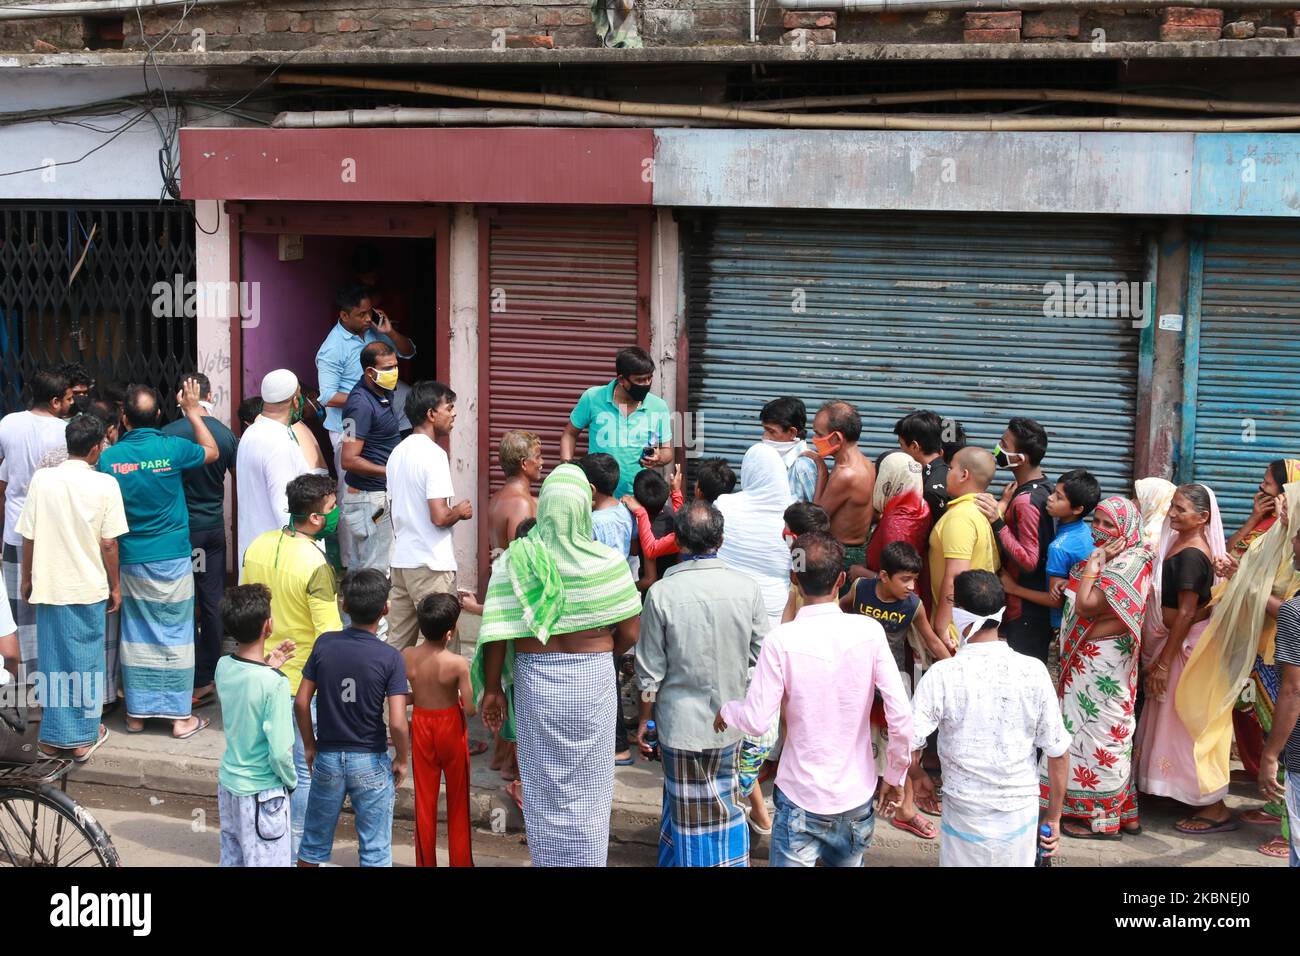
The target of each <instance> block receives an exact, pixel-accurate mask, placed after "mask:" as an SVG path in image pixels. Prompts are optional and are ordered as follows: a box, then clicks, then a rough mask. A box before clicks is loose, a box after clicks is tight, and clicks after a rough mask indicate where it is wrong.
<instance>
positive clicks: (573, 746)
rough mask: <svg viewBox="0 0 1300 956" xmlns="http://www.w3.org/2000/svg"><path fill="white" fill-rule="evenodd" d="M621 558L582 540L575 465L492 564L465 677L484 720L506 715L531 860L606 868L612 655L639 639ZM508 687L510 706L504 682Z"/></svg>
mask: <svg viewBox="0 0 1300 956" xmlns="http://www.w3.org/2000/svg"><path fill="white" fill-rule="evenodd" d="M640 614H641V598H640V594H639V593H638V592H637V589H636V584H635V582H633V580H632V575H631V572H629V570H628V566H627V560H626V558H625V557H624V556H623V555H620V554H619V553H618V552H616V551H614V550H613V549H612V548H609V547H607V546H605V545H603V544H601V543H600V542H598V541H593V540H592V537H591V485H590V484H589V483H588V481H587V478H586V475H584V474H583V472H582V469H581V468H579V467H578V466H577V465H572V464H566V465H561V466H560V467H558V468H556V469H555V471H553V472H551V474H550V476H549V477H548V478H547V479H546V481H544V482H543V483H542V489H541V495H540V496H539V498H538V504H537V525H536V527H534V528H533V530H532V531H531V532H530V533H529V534H528V536H527V537H526V538H520V539H519V540H517V541H512V542H511V543H510V547H509V548H507V549H506V551H505V553H504V554H502V555H501V556H500V557H499V558H497V560H496V561H495V562H494V563H493V565H492V577H491V579H490V580H489V582H488V590H487V599H486V600H485V601H484V604H483V625H482V629H481V631H480V632H479V638H478V650H477V652H476V654H475V660H474V668H473V675H474V678H475V685H476V686H475V690H476V692H477V691H478V690H479V688H480V687H481V688H482V714H483V720H484V722H485V723H486V724H487V725H488V727H489V728H490V729H492V730H494V731H496V730H500V728H501V726H502V724H503V723H504V722H505V721H506V719H507V717H509V718H510V719H512V720H513V721H514V725H515V732H516V736H517V738H518V747H519V772H520V777H521V779H522V780H523V790H524V824H525V826H526V828H527V833H528V852H529V854H530V855H531V856H532V859H533V865H534V866H604V865H605V863H606V858H607V856H608V852H609V817H610V810H611V807H612V805H613V799H614V762H613V761H612V760H610V754H611V753H613V750H614V714H615V710H614V709H615V708H616V707H617V706H618V701H617V697H616V694H615V690H614V688H615V680H614V659H613V657H611V655H610V652H611V651H613V652H614V653H615V654H621V653H623V652H625V651H627V650H629V649H630V648H631V647H632V646H633V645H634V644H635V643H636V640H637V636H638V633H639V629H640V628H639V625H640ZM507 687H511V688H512V689H513V698H512V705H513V710H512V711H511V709H510V708H511V704H508V703H507V698H506V694H505V688H507Z"/></svg>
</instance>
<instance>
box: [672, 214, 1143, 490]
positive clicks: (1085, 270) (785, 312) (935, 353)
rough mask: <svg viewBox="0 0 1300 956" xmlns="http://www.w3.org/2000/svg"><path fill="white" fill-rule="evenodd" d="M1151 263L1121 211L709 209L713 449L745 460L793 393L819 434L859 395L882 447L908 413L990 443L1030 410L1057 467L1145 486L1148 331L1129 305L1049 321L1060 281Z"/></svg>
mask: <svg viewBox="0 0 1300 956" xmlns="http://www.w3.org/2000/svg"><path fill="white" fill-rule="evenodd" d="M1143 263H1144V255H1143V248H1142V242H1141V239H1140V236H1139V235H1138V234H1137V232H1136V230H1135V229H1134V228H1133V227H1131V226H1126V225H1124V224H1122V223H1120V222H1115V221H1102V220H1096V219H1085V218H1077V217H1075V218H1064V217H1048V216H1039V217H989V216H980V217H975V216H968V217H937V216H915V215H905V214H901V213H900V214H898V215H897V216H892V217H883V216H879V215H861V214H843V213H829V214H822V213H804V212H798V211H794V210H785V211H782V212H781V213H780V214H778V215H773V214H771V213H757V212H756V213H747V212H730V211H729V212H724V213H719V214H714V215H710V216H708V217H706V218H704V219H703V220H702V221H701V222H700V223H699V228H698V229H697V231H696V235H695V239H694V240H693V242H692V248H691V254H690V259H689V270H690V271H689V321H690V331H691V338H690V364H691V369H690V404H691V409H692V411H693V412H695V413H697V414H699V415H700V416H702V421H699V422H697V432H698V431H699V430H701V429H702V430H703V436H704V448H703V454H705V455H714V454H721V455H724V456H726V457H727V458H728V459H730V460H732V461H736V462H738V461H739V459H740V457H741V456H742V455H743V453H744V450H745V449H746V448H747V447H748V446H749V445H750V444H751V443H753V442H754V441H756V440H757V439H758V438H759V437H760V426H759V422H758V412H759V409H760V408H761V407H762V405H763V403H764V402H765V401H767V400H768V399H771V398H774V397H776V396H778V395H783V394H790V395H797V396H799V397H800V398H802V399H803V400H804V401H805V402H806V403H807V405H808V409H809V426H810V428H811V425H812V419H811V416H812V414H813V413H814V412H815V411H816V409H817V408H819V407H820V406H821V404H822V403H823V402H825V401H827V400H829V399H832V398H842V399H847V400H849V401H851V402H853V403H854V404H856V405H857V406H858V408H859V410H860V411H861V413H862V429H863V431H862V439H861V444H862V447H863V449H864V451H865V452H866V453H867V454H869V455H871V456H874V455H875V454H877V453H879V452H881V451H884V450H887V449H893V448H896V447H897V439H896V438H895V436H894V434H893V426H894V422H895V421H897V420H898V418H900V417H901V416H902V415H904V414H906V413H907V412H909V411H911V410H912V409H915V408H930V409H933V410H934V411H936V412H938V413H939V414H940V415H944V416H951V417H953V418H955V419H956V420H958V421H960V422H961V423H962V424H963V426H964V427H965V429H966V433H967V437H968V441H969V442H970V443H972V444H979V445H982V446H984V447H986V448H992V446H993V444H994V443H995V442H996V441H997V440H998V439H999V438H1000V437H1001V435H1002V432H1003V430H1004V429H1005V427H1006V423H1007V420H1008V419H1009V418H1011V417H1012V416H1013V415H1027V416H1030V417H1032V418H1035V419H1037V420H1038V421H1040V422H1041V423H1042V424H1043V425H1044V427H1046V428H1047V431H1048V434H1049V436H1050V447H1049V449H1048V455H1047V458H1046V460H1045V461H1044V463H1043V465H1044V468H1045V469H1046V470H1047V472H1048V474H1049V475H1056V474H1059V473H1060V472H1061V471H1063V470H1066V469H1068V468H1073V467H1086V468H1088V469H1089V470H1091V471H1092V472H1093V473H1094V474H1096V475H1097V477H1098V479H1099V480H1100V481H1101V483H1102V488H1103V490H1104V491H1105V492H1107V493H1120V492H1123V493H1126V494H1131V493H1132V488H1131V481H1132V468H1133V446H1134V417H1135V408H1136V400H1137V398H1136V393H1137V351H1138V338H1139V332H1138V330H1137V329H1135V328H1133V319H1132V318H1131V317H1129V316H1127V315H1125V316H1118V317H1112V318H1098V317H1089V318H1076V317H1062V318H1048V317H1046V316H1045V315H1044V301H1045V293H1044V286H1045V285H1046V284H1047V283H1050V282H1060V283H1062V284H1065V283H1066V281H1067V276H1068V275H1071V274H1072V275H1073V277H1074V281H1075V282H1076V283H1077V282H1082V281H1091V282H1140V281H1141V280H1142V279H1143V278H1144V277H1143V274H1142V271H1143ZM798 305H802V306H803V309H804V311H802V312H800V311H797V310H796V308H795V307H796V306H798ZM1003 474H1004V475H1005V474H1006V473H1003Z"/></svg>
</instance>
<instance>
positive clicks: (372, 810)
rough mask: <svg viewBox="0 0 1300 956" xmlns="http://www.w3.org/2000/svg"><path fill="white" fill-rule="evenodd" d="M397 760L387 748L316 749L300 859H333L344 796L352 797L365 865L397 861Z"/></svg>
mask: <svg viewBox="0 0 1300 956" xmlns="http://www.w3.org/2000/svg"><path fill="white" fill-rule="evenodd" d="M395 796H396V790H395V789H394V787H393V760H392V758H391V757H389V756H388V754H387V752H384V753H353V752H350V751H327V752H320V753H317V754H316V760H315V762H314V763H313V765H312V772H311V795H310V797H308V801H307V819H306V821H305V823H304V826H303V834H302V845H301V846H300V847H299V849H298V859H300V860H302V861H303V862H304V863H317V864H320V863H328V862H329V859H330V853H331V852H332V851H333V849H334V831H335V828H336V827H337V826H338V822H339V813H340V811H342V809H343V798H344V797H347V798H348V800H349V801H350V802H351V803H352V811H353V813H354V814H355V816H356V821H355V825H356V829H357V842H358V843H359V844H360V851H361V865H362V866H392V865H393V801H394V798H395Z"/></svg>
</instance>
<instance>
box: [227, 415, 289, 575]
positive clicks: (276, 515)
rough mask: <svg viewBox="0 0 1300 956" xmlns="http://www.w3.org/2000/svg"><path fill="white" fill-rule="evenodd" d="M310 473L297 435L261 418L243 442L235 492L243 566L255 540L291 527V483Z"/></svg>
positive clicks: (238, 460) (246, 434) (237, 463)
mask: <svg viewBox="0 0 1300 956" xmlns="http://www.w3.org/2000/svg"><path fill="white" fill-rule="evenodd" d="M306 471H307V459H306V458H304V457H303V455H302V449H301V448H299V447H298V443H297V442H296V441H295V440H294V438H293V432H292V430H290V429H289V428H286V427H285V426H284V425H281V424H280V423H279V422H277V421H273V420H271V419H269V418H264V417H262V416H260V415H259V416H258V417H257V420H256V421H254V422H253V424H251V425H249V426H248V428H247V429H245V430H244V434H243V435H241V436H240V439H239V455H238V457H237V458H236V459H235V488H236V491H237V494H238V503H239V563H240V565H241V566H242V565H243V563H244V551H245V550H246V549H247V548H248V546H249V545H250V544H252V543H253V540H254V539H255V538H256V537H257V536H258V535H259V534H262V533H264V532H267V531H274V530H275V529H276V528H283V527H284V526H285V525H287V524H288V523H289V496H288V493H287V492H286V490H285V489H286V488H288V486H289V482H291V481H293V479H295V478H297V477H298V476H299V475H301V474H304V473H305V472H306Z"/></svg>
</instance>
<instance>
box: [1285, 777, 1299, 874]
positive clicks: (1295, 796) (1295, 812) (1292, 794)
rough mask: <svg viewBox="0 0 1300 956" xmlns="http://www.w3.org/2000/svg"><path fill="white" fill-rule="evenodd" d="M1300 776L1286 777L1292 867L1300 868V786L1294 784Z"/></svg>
mask: <svg viewBox="0 0 1300 956" xmlns="http://www.w3.org/2000/svg"><path fill="white" fill-rule="evenodd" d="M1298 776H1300V774H1295V775H1292V774H1290V773H1288V774H1287V775H1286V784H1285V787H1286V815H1287V823H1288V824H1289V826H1288V829H1289V830H1290V831H1291V865H1292V866H1300V784H1296V783H1293V782H1292V781H1294V780H1295V779H1296V777H1298Z"/></svg>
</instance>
